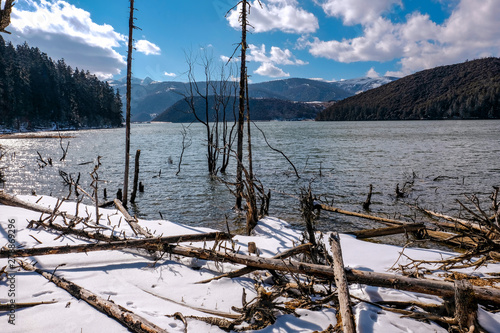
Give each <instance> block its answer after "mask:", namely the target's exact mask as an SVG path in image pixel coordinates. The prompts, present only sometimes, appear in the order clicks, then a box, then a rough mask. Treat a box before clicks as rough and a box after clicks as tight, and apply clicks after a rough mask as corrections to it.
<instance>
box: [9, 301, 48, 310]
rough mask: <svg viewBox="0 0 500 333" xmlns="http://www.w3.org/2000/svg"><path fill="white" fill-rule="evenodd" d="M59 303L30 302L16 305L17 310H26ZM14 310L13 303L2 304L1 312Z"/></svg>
mask: <svg viewBox="0 0 500 333" xmlns="http://www.w3.org/2000/svg"><path fill="white" fill-rule="evenodd" d="M54 303H57V301H55V300H53V301H41V302H28V303H17V302H16V303H14V304H15V308H16V310H19V309H24V308H31V307H33V306H37V305H44V304H54ZM11 309H12V304H11V303H5V304H3V303H0V311H10V310H11Z"/></svg>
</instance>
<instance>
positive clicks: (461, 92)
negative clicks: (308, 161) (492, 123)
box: [316, 57, 500, 121]
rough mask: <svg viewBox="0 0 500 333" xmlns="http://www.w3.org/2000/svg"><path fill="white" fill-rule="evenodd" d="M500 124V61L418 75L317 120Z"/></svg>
mask: <svg viewBox="0 0 500 333" xmlns="http://www.w3.org/2000/svg"><path fill="white" fill-rule="evenodd" d="M472 118H474V119H476V118H479V119H489V118H495V119H498V118H500V58H494V57H491V58H484V59H478V60H471V61H466V62H463V63H459V64H454V65H446V66H439V67H435V68H432V69H427V70H424V71H420V72H417V73H415V74H412V75H408V76H406V77H403V78H401V79H399V80H397V81H393V82H390V83H388V84H386V85H383V86H381V87H378V88H375V89H372V90H367V91H365V92H363V93H361V94H358V95H355V96H351V97H349V98H346V99H344V100H342V101H339V102H337V103H335V104H333V105H332V106H330V107H328V108H326V109H325V110H323V111H321V112H320V113H319V114H318V116H317V117H316V120H333V121H338V120H412V119H472Z"/></svg>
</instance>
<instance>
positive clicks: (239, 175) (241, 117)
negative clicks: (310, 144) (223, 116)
mask: <svg viewBox="0 0 500 333" xmlns="http://www.w3.org/2000/svg"><path fill="white" fill-rule="evenodd" d="M240 3H241V13H240V21H241V44H240V47H241V58H240V60H241V68H240V94H239V109H238V131H237V134H238V141H237V151H236V153H237V160H238V161H237V163H238V164H237V168H236V209H238V210H241V203H242V200H243V128H244V125H245V101H246V99H245V92H246V87H245V85H246V82H247V80H246V77H247V76H246V74H247V73H246V51H247V7H248V2H247V0H242V1H241V2H240Z"/></svg>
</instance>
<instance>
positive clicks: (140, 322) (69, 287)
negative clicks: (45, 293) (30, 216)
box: [16, 260, 167, 333]
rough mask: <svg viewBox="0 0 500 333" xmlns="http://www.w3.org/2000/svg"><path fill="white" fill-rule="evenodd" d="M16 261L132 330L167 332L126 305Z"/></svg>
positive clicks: (141, 332)
mask: <svg viewBox="0 0 500 333" xmlns="http://www.w3.org/2000/svg"><path fill="white" fill-rule="evenodd" d="M16 261H17V262H18V263H19V265H20V266H21V267H22V268H23V269H25V270H27V271H33V272H36V273H38V274H40V275H42V276H43V277H44V278H46V279H47V280H49V281H51V282H53V283H54V284H56V285H57V286H58V287H60V288H62V289H64V290H66V291H67V292H68V293H70V294H71V295H72V296H73V297H76V298H77V299H82V300H84V301H85V302H87V303H88V304H90V305H91V306H92V307H94V308H95V309H97V310H99V311H101V312H102V313H104V314H106V315H108V316H110V317H111V318H114V319H115V320H117V321H118V322H120V323H121V324H122V325H124V326H125V327H127V328H128V329H130V330H131V331H132V332H140V333H156V332H162V333H163V332H164V333H166V332H167V331H166V330H164V329H162V328H160V327H158V326H156V325H155V324H153V323H151V322H149V321H148V320H146V319H145V318H143V317H141V316H139V315H137V314H135V313H133V312H131V311H129V310H127V309H125V308H124V307H122V306H120V305H118V304H115V303H114V302H112V301H108V300H105V299H103V298H101V297H99V296H98V295H96V294H94V293H92V292H91V291H89V290H87V289H85V288H82V287H80V286H78V285H77V284H75V283H73V282H71V281H68V280H66V279H64V278H60V277H58V276H56V275H54V274H51V273H47V272H45V271H42V270H41V269H38V268H35V267H34V266H33V265H31V264H28V263H26V262H24V261H22V260H16Z"/></svg>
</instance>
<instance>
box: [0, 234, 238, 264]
mask: <svg viewBox="0 0 500 333" xmlns="http://www.w3.org/2000/svg"><path fill="white" fill-rule="evenodd" d="M230 238H231V235H229V234H227V233H224V232H211V233H206V234H188V235H179V236H169V237H161V238H148V239H129V240H121V241H112V242H109V243H93V244H80V245H65V246H51V247H37V248H29V249H15V250H10V249H6V248H2V249H0V258H9V257H11V258H19V257H31V256H41V255H51V254H67V253H82V252H85V253H86V252H92V251H107V250H120V249H124V248H144V249H148V250H151V251H162V250H163V246H164V245H165V244H172V243H179V242H203V241H212V240H223V239H230Z"/></svg>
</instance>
